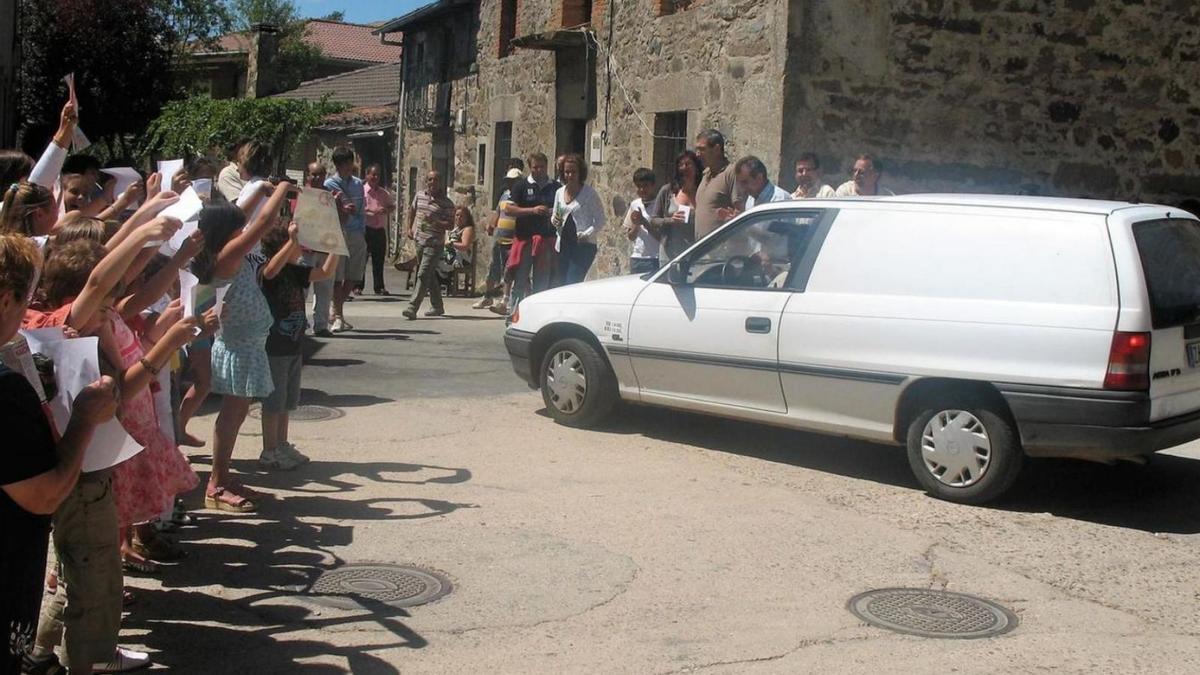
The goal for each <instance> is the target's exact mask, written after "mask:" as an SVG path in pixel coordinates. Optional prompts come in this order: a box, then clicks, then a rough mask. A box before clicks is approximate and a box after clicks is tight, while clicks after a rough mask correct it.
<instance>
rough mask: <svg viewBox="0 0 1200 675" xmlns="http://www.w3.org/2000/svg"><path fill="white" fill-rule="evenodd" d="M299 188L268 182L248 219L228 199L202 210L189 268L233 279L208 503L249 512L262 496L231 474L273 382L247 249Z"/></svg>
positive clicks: (217, 351) (225, 281) (219, 363)
mask: <svg viewBox="0 0 1200 675" xmlns="http://www.w3.org/2000/svg"><path fill="white" fill-rule="evenodd" d="M295 189H296V188H295V186H293V185H291V184H280V185H279V186H278V187H272V186H270V184H269V183H268V184H266V187H264V190H267V191H269V192H271V196H270V198H268V200H267V203H266V205H265V206H263V207H262V208H261V209H259V210H258V212H257V214H256V215H255V216H254V218H253V219H252V220H251V222H250V224H249V225H247V224H246V216H245V214H243V212H242V210H241V209H239V208H238V207H236V206H233V205H229V204H211V205H209V206H207V207H205V209H204V210H203V211H201V213H200V231H201V232H203V233H204V249H203V250H202V251H201V252H200V254H199V255H197V256H196V259H195V260H194V261H193V262H192V273H193V274H195V275H196V277H197V278H198V279H199V280H200V283H201V284H213V285H217V286H220V285H228V290H227V291H226V294H225V306H224V309H223V311H222V314H221V334H220V335H219V336H217V338H216V340H214V341H213V346H212V375H213V384H212V389H213V391H214V392H216V393H218V394H221V395H222V400H221V411H220V412H219V413H218V414H217V422H216V426H215V427H214V429H213V464H212V474H211V475H210V476H209V480H208V488H207V489H206V490H205V493H204V505H205V506H206V507H207V508H210V509H217V510H221V511H233V512H236V513H250V512H253V511H256V510H257V509H258V504H257V502H256V500H258V499H261V498H262V496H263V495H261V494H260V493H257V492H254V491H251V490H248V489H246V488H245V487H244V486H242V485H241V484H240V483H238V482H237V481H235V480H233V478H232V477H230V476H229V460H230V458H231V457H232V456H233V446H234V444H235V443H236V442H237V435H238V430H239V429H241V427H242V423H243V422H244V421H245V420H246V414H247V413H248V412H249V411H250V402H251V401H252V400H254V399H256V398H266V397H267V396H269V395H270V394H271V392H272V391H273V390H274V388H275V385H274V383H273V382H272V380H271V367H270V363H269V362H268V360H267V351H266V342H267V333H268V332H269V331H270V330H271V326H272V324H273V323H274V321H273V320H272V319H271V308H270V305H268V304H267V299H266V298H265V297H264V296H263V294H262V291H261V290H260V289H259V287H258V281H257V279H256V278H255V276H256V275H255V270H254V266H253V265H252V264H247V261H246V256H247V254H249V253H250V252H251V251H253V250H254V249H255V248H256V247H258V245H259V242H260V240H261V239H262V237H263V235H264V234H266V232H267V230H268V229H270V227H271V226H272V225H273V224H274V223H275V220H276V219H277V218H278V217H279V216H278V214H279V209H280V207H281V206H282V205H283V201H284V199H286V198H287V197H288V193H289V192H292V191H294V190H295Z"/></svg>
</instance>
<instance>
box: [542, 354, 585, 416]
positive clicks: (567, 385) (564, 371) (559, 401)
mask: <svg viewBox="0 0 1200 675" xmlns="http://www.w3.org/2000/svg"><path fill="white" fill-rule="evenodd" d="M546 386H547V387H548V388H549V390H550V402H551V403H553V404H554V407H555V408H557V409H558V410H559V411H560V412H564V413H567V414H572V413H575V412H578V411H579V408H580V406H582V405H583V399H584V396H586V395H587V375H586V373H584V372H583V362H582V361H580V360H579V357H578V356H576V355H575V354H573V353H572V352H567V351H563V352H558V353H557V354H555V355H554V356H553V357H551V359H550V365H549V366H548V367H547V370H546Z"/></svg>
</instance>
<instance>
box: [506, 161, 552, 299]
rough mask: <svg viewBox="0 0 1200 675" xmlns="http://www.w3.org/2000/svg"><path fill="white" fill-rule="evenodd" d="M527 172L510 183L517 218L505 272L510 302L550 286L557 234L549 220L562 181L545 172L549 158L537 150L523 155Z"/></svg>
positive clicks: (510, 210)
mask: <svg viewBox="0 0 1200 675" xmlns="http://www.w3.org/2000/svg"><path fill="white" fill-rule="evenodd" d="M525 161H526V164H527V165H528V166H529V176H527V177H526V178H525V180H523V181H518V182H517V183H515V184H513V186H512V191H511V192H512V204H513V205H512V206H510V207H509V209H508V212H509V214H510V215H512V216H514V217H516V219H517V230H516V235H515V236H514V238H513V246H512V249H511V250H510V252H509V260H508V273H509V274H512V275H515V276H514V281H513V302H512V305H513V306H515V305H516V304H517V303H518V302H520V299H521V298H523V297H525V296H527V295H531V294H532V293H537V292H539V291H544V290H546V289H547V288H550V283H551V280H552V278H553V274H554V240H555V239H556V238H557V234H556V232H555V231H554V226H552V225H551V224H550V212H551V211H552V210H553V209H554V194H555V193H556V192H558V189H559V188H560V187H562V184H561V183H559V182H558V181H556V180H553V179H551V178H550V176H549V174H548V173H547V169H548V167H549V161H548V160H547V159H546V156H545V155H543V154H542V153H540V152H535V153H532V154H530V155H529V156H528V157H527V158H525Z"/></svg>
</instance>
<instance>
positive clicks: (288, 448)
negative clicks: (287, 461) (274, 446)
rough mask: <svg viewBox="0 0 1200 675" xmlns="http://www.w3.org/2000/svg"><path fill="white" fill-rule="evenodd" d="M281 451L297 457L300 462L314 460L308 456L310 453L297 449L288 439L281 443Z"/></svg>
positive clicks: (294, 457)
mask: <svg viewBox="0 0 1200 675" xmlns="http://www.w3.org/2000/svg"><path fill="white" fill-rule="evenodd" d="M279 452H282V453H284V454H286V455H289V456H290V457H292V459H295V460H296V461H297V462H299V463H300V464H308V463H309V462H311V461H312V460H311V459H309V458H308V455H306V454H304V453H302V452H300V451H299V450H297V449H296V446H294V445H292V444H291V443H290V442H288V441H284V442H282V443H280V444H279Z"/></svg>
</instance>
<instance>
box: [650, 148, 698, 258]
mask: <svg viewBox="0 0 1200 675" xmlns="http://www.w3.org/2000/svg"><path fill="white" fill-rule="evenodd" d="M703 174H704V162H703V161H702V160H701V159H700V156H699V155H697V154H696V153H694V152H692V151H691V150H684V151H683V152H682V153H680V154H679V156H678V157H676V158H675V176H674V178H673V179H672V180H671V183H670V184H668V185H664V186H663V187H662V189H661V190H659V191H658V196H657V197H655V198H654V206H653V208H651V209H650V211H651V213H652V216H651V218H650V231H651V232H652V233H654V234H657V235H658V236H659V240H660V241H662V243H663V252H664V253H665V254H666V257H667V259H668V260H672V259H674V258H675V257H676V256H678V255H679V254H680V253H683V252H684V251H685V250H687V248H688V247H689V246H691V245H692V244H693V243H694V242H695V241H696V236H695V233H696V211H695V206H696V191H697V190H698V189H699V186H700V176H701V175H703Z"/></svg>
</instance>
